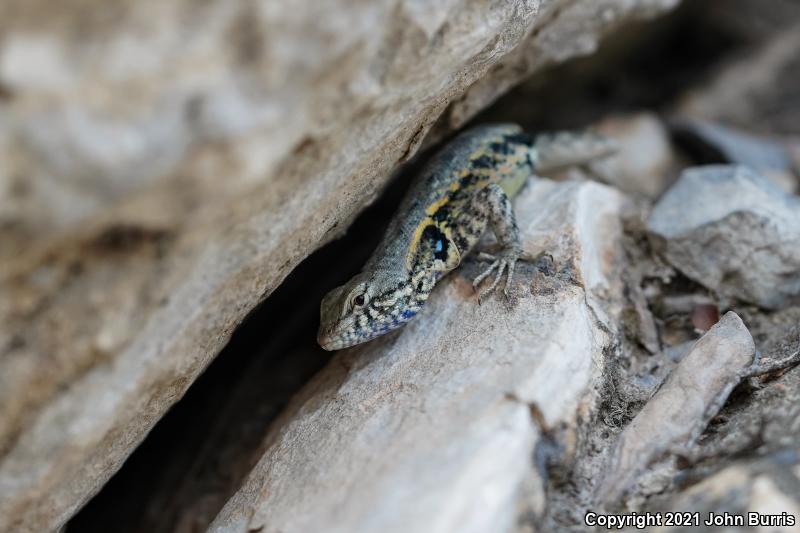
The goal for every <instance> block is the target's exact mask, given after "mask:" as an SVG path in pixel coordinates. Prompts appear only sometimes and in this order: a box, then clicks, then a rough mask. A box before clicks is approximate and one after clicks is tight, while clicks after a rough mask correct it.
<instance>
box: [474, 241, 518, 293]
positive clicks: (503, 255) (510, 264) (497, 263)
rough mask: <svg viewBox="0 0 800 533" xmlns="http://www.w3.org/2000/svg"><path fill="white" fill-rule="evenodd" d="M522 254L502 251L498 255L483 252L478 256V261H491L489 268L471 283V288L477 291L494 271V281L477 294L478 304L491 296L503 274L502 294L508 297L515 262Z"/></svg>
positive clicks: (512, 250) (513, 250)
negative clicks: (504, 282)
mask: <svg viewBox="0 0 800 533" xmlns="http://www.w3.org/2000/svg"><path fill="white" fill-rule="evenodd" d="M521 256H522V253H521V252H520V251H519V250H516V249H513V248H512V249H510V250H504V251H502V252H500V253H499V254H487V253H485V252H481V253H480V254H478V259H479V260H480V261H491V262H492V263H491V264H490V265H489V267H488V268H487V269H486V270H484V271H483V272H482V273H481V274H479V275H478V276H477V277H476V278H475V279H474V280H473V281H472V287H473V288H474V289H475V290H476V291H477V290H478V287H479V286H480V284H481V282H482V281H483V280H485V279H486V278H488V277H489V276H491V275H492V273H493V272H495V271H496V274H495V277H494V280H493V281H492V284H491V285H489V287H487V288H485V289H483V290H482V291H480V293H479V294H478V302H479V303H480V301H481V300H482V299H483V298H484V297H485V296H487V295H488V294H491V293H492V291H493V290H495V288H496V287H497V285H498V284H499V283H500V280H501V279H502V278H503V274H506V284H505V287H504V288H503V294H505V295H506V297H507V296H508V291H509V288H510V287H511V281H512V280H513V279H514V267H515V266H516V264H517V261H518V260H519V259H520V258H521Z"/></svg>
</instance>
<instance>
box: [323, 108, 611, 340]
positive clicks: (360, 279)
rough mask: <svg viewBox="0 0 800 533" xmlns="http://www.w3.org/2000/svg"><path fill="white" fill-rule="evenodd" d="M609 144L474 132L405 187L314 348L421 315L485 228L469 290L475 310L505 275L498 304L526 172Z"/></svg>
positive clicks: (494, 129)
mask: <svg viewBox="0 0 800 533" xmlns="http://www.w3.org/2000/svg"><path fill="white" fill-rule="evenodd" d="M615 150H616V144H615V143H614V142H613V141H612V140H611V139H609V138H606V137H602V136H600V135H597V134H594V133H590V132H582V133H569V132H559V133H553V134H540V135H536V136H533V135H529V134H527V133H525V132H524V131H523V130H522V128H521V127H519V126H517V125H515V124H490V125H482V126H477V127H474V128H472V129H469V130H467V131H465V132H464V133H461V134H460V135H458V136H456V137H455V138H454V139H453V140H452V141H451V142H449V143H448V144H447V145H445V146H444V148H442V149H441V150H440V151H439V152H437V153H436V154H435V155H434V156H433V157H432V158H431V159H430V160H429V161H428V162H427V164H426V165H425V166H424V167H423V168H422V170H421V172H420V173H419V174H418V175H417V176H416V177H415V179H414V181H413V182H412V184H411V185H410V188H409V190H408V192H407V193H406V196H405V197H404V199H403V200H402V201H401V203H400V206H399V207H398V209H397V211H396V213H395V215H394V216H393V218H392V219H391V221H390V222H389V225H388V228H387V230H386V233H385V235H384V237H383V239H382V241H381V242H380V244H379V245H378V247H377V248H376V250H375V251H374V252H373V254H372V256H371V258H370V259H369V260H368V261H367V263H366V265H365V266H364V268H363V269H362V271H361V272H360V273H359V274H357V275H356V276H354V277H353V278H352V279H351V280H350V281H349V282H347V283H345V284H344V285H342V286H340V287H337V288H335V289H333V290H331V291H330V292H329V293H328V294H327V295H326V296H325V297H324V298H323V300H322V303H321V304H320V328H319V333H318V335H317V342H318V343H319V344H320V346H321V347H322V348H324V349H325V350H339V349H342V348H347V347H350V346H353V345H356V344H360V343H362V342H366V341H369V340H372V339H374V338H375V337H378V336H380V335H383V334H385V333H388V332H389V331H392V330H395V329H397V328H399V327H401V326H403V325H404V324H406V323H407V322H408V321H410V320H411V319H412V318H414V316H415V315H417V313H419V311H420V310H421V309H422V307H423V306H424V304H425V302H426V301H427V299H428V297H429V296H430V294H431V291H432V290H433V288H434V286H435V285H436V283H437V282H438V281H439V280H441V279H442V277H444V276H445V275H446V274H447V273H449V272H450V271H452V270H454V269H455V268H456V267H458V265H459V264H460V263H461V262H462V261H463V259H464V258H465V256H467V255H468V254H469V253H470V251H471V250H472V249H473V248H474V247H475V245H476V244H477V243H478V241H479V239H480V238H481V236H482V235H483V234H484V233H485V231H486V230H487V229H491V230H492V231H493V233H494V235H495V237H496V239H497V242H498V245H499V251H498V252H497V253H495V254H488V253H481V254H479V255H478V258H479V259H480V260H488V261H490V262H491V263H490V264H489V266H488V268H486V269H485V270H484V271H483V272H482V273H481V274H480V275H478V276H477V277H476V278H475V279H474V281H473V287H474V288H475V290H476V291H477V289H478V287H479V286H480V285H481V283H482V282H483V281H484V280H486V279H487V278H488V277H489V276H491V275H492V274H493V273H494V279H493V280H491V283H490V284H489V286H488V287H486V288H484V289H483V290H481V291H480V292H479V295H478V302H479V303H480V301H481V298H483V297H485V296H486V295H488V294H489V293H491V292H492V291H493V290H494V289H495V288H496V287H497V286H498V284H499V283H500V281H501V279H502V278H503V276H504V275H505V278H506V281H505V286H504V293H505V294H506V295H508V291H509V287H510V286H511V282H512V279H513V276H514V268H515V265H516V263H517V261H520V260H526V261H531V260H533V259H534V257H533V256H532V255H530V254H526V253H524V252H523V250H522V247H521V244H520V237H519V229H518V227H517V223H516V219H515V216H514V210H513V208H512V205H511V200H510V199H511V198H513V197H514V196H515V195H516V194H517V193H518V192H519V190H520V189H521V188H522V187H523V185H525V183H526V182H527V180H528V178H529V177H531V176H535V172H536V171H539V172H541V171H547V170H552V169H555V168H559V167H564V166H568V165H578V164H585V163H588V162H589V161H591V160H593V159H595V158H599V157H604V156H607V155H610V154H612V153H613V152H614V151H615Z"/></svg>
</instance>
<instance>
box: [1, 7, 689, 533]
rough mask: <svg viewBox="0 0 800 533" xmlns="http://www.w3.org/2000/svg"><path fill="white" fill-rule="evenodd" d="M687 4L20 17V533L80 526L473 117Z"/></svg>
mask: <svg viewBox="0 0 800 533" xmlns="http://www.w3.org/2000/svg"><path fill="white" fill-rule="evenodd" d="M675 3H676V2H675V1H674V0H638V1H632V0H626V1H622V0H615V1H604V2H592V3H588V2H568V1H565V0H562V1H559V0H551V1H548V2H542V3H541V4H542V6H541V9H538V8H539V4H540V2H537V1H535V0H528V1H524V0H519V1H515V2H489V3H486V2H472V1H467V0H457V1H453V2H447V3H437V4H435V5H434V4H424V3H419V2H410V1H408V2H406V1H400V2H388V1H386V2H372V1H360V2H351V1H335V2H326V3H324V5H322V4H319V3H318V2H311V1H303V2H299V3H298V2H294V3H292V6H291V8H287V9H283V8H281V7H280V6H278V5H273V4H272V3H268V2H245V1H238V2H221V1H212V2H205V3H203V4H202V5H198V4H197V3H195V2H186V1H181V0H173V1H170V2H155V1H153V0H149V1H145V2H136V3H126V4H124V5H122V4H119V5H117V4H115V5H111V4H96V5H95V4H94V3H92V2H85V1H83V0H68V1H67V2H61V3H59V5H58V8H53V7H52V6H51V5H49V4H45V3H43V2H30V1H28V0H11V1H8V2H5V3H4V6H3V17H2V19H1V20H0V160H2V161H3V165H2V166H0V239H2V246H0V259H2V260H0V293H2V295H3V297H2V299H0V493H2V494H3V498H2V500H0V529H3V530H6V529H13V530H15V531H28V530H30V531H41V530H49V529H54V528H57V527H58V526H59V525H61V524H62V523H64V521H65V520H66V519H67V518H68V517H69V516H70V515H71V514H72V513H73V512H74V511H75V509H77V508H78V507H79V506H80V505H81V504H82V503H83V502H85V501H86V500H87V498H89V497H90V496H91V495H92V494H93V493H94V492H95V491H97V490H98V488H99V487H100V486H101V485H102V484H103V483H104V482H105V480H106V479H108V477H109V476H110V475H111V474H112V473H113V472H114V471H115V470H116V469H117V468H118V467H119V465H120V464H121V463H122V461H123V460H124V459H125V457H126V456H127V455H128V454H129V453H130V451H131V449H132V448H133V447H134V446H136V444H137V443H138V442H139V441H140V440H141V439H142V438H143V437H144V435H145V434H146V432H147V431H148V430H149V428H151V427H152V425H153V424H154V423H155V422H156V421H157V420H158V419H159V417H160V416H161V415H162V414H163V413H164V412H165V410H166V409H167V408H168V407H169V406H170V405H171V404H172V403H173V402H174V401H176V400H177V399H178V398H180V397H181V395H182V394H183V393H184V391H185V390H186V388H187V387H188V386H189V385H190V384H191V382H192V381H193V380H194V378H195V377H196V376H197V375H198V374H199V373H200V372H201V371H202V370H203V368H205V366H206V365H207V364H208V362H209V361H210V360H211V359H212V358H213V357H214V355H215V354H216V353H217V352H218V351H219V350H220V348H221V347H222V346H223V345H224V344H225V342H226V341H227V339H228V337H229V335H230V332H231V331H232V330H233V328H234V327H235V326H236V325H237V324H238V323H239V322H240V321H241V320H242V318H243V317H244V316H245V314H246V313H247V312H248V311H249V310H250V309H252V308H253V307H254V306H255V305H256V304H257V303H258V302H259V301H260V300H262V299H263V298H264V297H266V296H267V295H268V294H269V293H270V292H271V291H272V290H273V289H274V287H275V286H276V285H277V284H278V283H280V281H281V280H282V279H283V278H284V276H285V275H286V274H287V273H288V272H289V271H290V270H291V269H292V268H293V267H294V266H295V265H296V264H297V263H298V262H299V261H300V260H301V259H302V258H303V257H305V256H306V255H308V253H310V251H312V250H313V249H315V248H316V247H318V246H319V245H320V244H321V243H323V242H325V241H326V240H329V239H331V238H333V237H334V236H335V235H336V234H337V233H339V232H341V231H343V229H344V228H346V227H347V225H348V223H349V221H350V220H351V218H352V217H353V216H354V214H355V213H356V212H357V211H358V209H359V208H361V207H362V206H363V205H365V204H366V203H367V202H369V201H370V200H371V199H372V198H373V197H374V195H375V194H376V192H377V191H378V190H379V188H380V186H381V185H382V184H383V183H385V181H386V179H387V177H388V176H389V174H390V171H391V170H392V169H393V168H394V167H395V166H396V165H397V164H398V163H399V162H402V161H405V160H407V159H408V158H409V157H411V156H412V155H413V154H414V152H415V151H416V149H417V147H418V146H419V145H420V143H421V142H422V140H423V139H424V138H425V135H426V132H427V131H428V129H429V127H430V126H431V125H432V124H433V123H434V122H435V121H436V120H437V118H438V117H439V116H440V114H441V113H442V112H443V111H444V110H445V109H446V108H447V106H448V105H449V104H450V103H451V102H452V101H453V100H454V99H458V101H459V102H460V104H458V105H456V106H453V107H452V108H451V109H450V113H448V115H447V117H448V118H447V119H446V120H443V121H442V122H441V123H440V124H442V125H443V129H446V128H447V125H448V124H451V123H453V124H455V123H459V122H461V121H463V120H466V118H468V117H469V116H471V114H472V113H473V112H474V111H476V110H478V109H480V107H481V106H483V105H485V104H486V103H487V102H488V101H490V100H491V99H492V98H494V97H495V96H496V95H497V94H499V93H500V92H501V91H502V90H504V88H505V87H507V86H509V85H510V84H511V83H513V82H514V81H516V80H518V79H520V78H521V77H523V76H525V75H526V74H528V73H530V72H531V71H533V70H536V69H539V68H541V67H542V66H543V65H545V64H548V63H552V62H557V61H563V60H565V59H567V58H568V57H570V56H571V55H574V54H576V53H585V52H588V51H591V50H592V49H593V47H594V46H595V43H596V42H597V39H598V38H599V36H600V35H601V34H602V33H603V32H604V31H606V30H608V29H609V28H612V27H613V26H614V25H616V24H618V23H621V22H622V21H624V20H627V19H629V18H632V17H635V16H640V15H650V14H654V13H656V12H659V11H661V10H664V9H667V8H669V7H672V6H673V5H674V4H675ZM537 13H538V14H537ZM489 74H491V75H489ZM492 80H494V81H492ZM488 88H491V90H490V89H488ZM467 103H468V104H467ZM456 110H458V111H456Z"/></svg>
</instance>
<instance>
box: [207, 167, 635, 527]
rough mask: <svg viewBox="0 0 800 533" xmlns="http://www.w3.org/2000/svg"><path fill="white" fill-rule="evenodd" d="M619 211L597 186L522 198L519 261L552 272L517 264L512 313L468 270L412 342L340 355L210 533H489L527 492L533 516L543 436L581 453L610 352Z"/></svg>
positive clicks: (541, 189) (421, 322)
mask: <svg viewBox="0 0 800 533" xmlns="http://www.w3.org/2000/svg"><path fill="white" fill-rule="evenodd" d="M623 203H624V201H623V198H622V197H621V195H620V194H619V193H617V192H615V191H614V190H612V189H609V188H608V187H605V186H601V185H598V184H595V183H591V182H586V183H582V184H580V183H575V182H572V183H561V184H555V183H553V182H551V181H547V180H542V181H539V182H537V183H536V184H535V185H533V186H532V187H530V188H529V189H528V190H527V191H525V192H524V193H523V195H522V197H521V198H520V199H519V201H518V202H516V210H517V213H518V218H519V222H520V229H521V231H522V235H523V238H524V248H525V249H527V250H531V251H533V250H538V249H546V250H547V251H548V252H550V253H552V255H553V259H554V264H555V266H556V268H555V272H551V273H550V274H543V273H542V272H540V271H539V270H538V269H533V268H531V267H529V266H528V267H526V266H525V265H522V266H521V267H519V271H518V278H517V284H518V285H517V287H516V288H515V290H514V291H512V298H511V300H510V301H504V299H503V298H502V297H500V296H499V295H498V296H493V297H490V298H488V299H487V300H486V301H485V302H484V303H483V304H482V305H480V306H479V305H478V304H477V301H476V296H475V294H474V292H473V290H472V287H471V284H470V280H469V277H470V276H471V275H473V274H475V273H477V272H478V268H477V265H475V264H474V263H472V264H468V265H467V267H466V269H462V270H459V271H456V272H455V273H454V274H453V275H451V276H450V277H448V278H446V280H445V281H443V282H442V283H441V284H440V286H438V287H437V288H436V290H435V292H434V293H433V295H432V296H431V299H430V300H429V301H428V304H427V306H426V307H425V309H424V310H423V312H422V313H420V315H419V316H418V317H417V318H416V320H415V321H414V322H411V323H410V324H409V325H408V326H407V327H406V328H405V329H403V330H400V331H399V332H397V334H393V335H389V336H385V337H381V338H379V339H376V340H375V341H373V342H370V343H367V344H364V345H361V346H359V347H356V348H354V349H351V350H346V351H343V352H340V353H339V354H337V356H336V357H335V358H334V360H333V361H332V363H331V364H330V365H329V366H328V367H327V368H326V369H325V370H324V371H323V372H321V373H320V374H319V375H318V376H317V377H316V379H314V380H313V381H312V382H311V383H309V384H308V385H307V386H306V388H305V389H304V390H303V391H302V392H301V393H300V394H299V397H297V398H296V399H295V400H294V402H293V404H292V405H291V406H290V407H289V408H288V411H287V412H286V413H285V414H284V415H283V417H282V418H281V419H280V420H279V421H278V422H277V423H276V425H275V426H274V429H273V431H272V432H271V434H269V435H268V436H267V437H266V439H265V442H264V447H265V448H264V449H265V451H264V454H263V456H262V458H261V460H260V461H259V462H258V464H257V465H256V466H255V468H254V469H253V470H252V472H251V473H250V475H249V477H248V478H247V479H246V481H245V482H244V485H243V486H242V487H241V489H240V490H239V492H238V493H237V494H236V495H235V496H234V497H233V498H232V499H231V500H230V501H229V502H228V504H227V505H226V506H225V507H224V509H223V510H222V511H221V513H220V514H219V515H218V516H217V518H216V520H215V521H214V523H213V524H212V527H211V530H212V531H216V532H223V531H224V532H247V531H254V530H256V531H262V532H263V533H276V532H278V531H280V532H283V533H295V532H305V531H328V532H343V533H344V532H359V533H368V532H373V531H374V532H378V531H380V532H398V533H400V532H406V531H419V532H459V533H462V532H486V533H496V532H500V531H509V530H511V528H512V526H513V525H514V524H515V522H516V520H517V513H518V511H519V507H518V499H519V498H523V490H525V491H526V492H525V493H524V494H525V496H524V500H525V505H526V506H532V507H533V508H534V509H536V510H537V512H542V511H543V507H544V490H545V480H544V479H543V478H542V477H541V475H542V473H541V472H539V471H538V470H537V469H536V468H535V466H534V462H533V455H534V450H535V449H536V447H537V444H538V443H540V441H541V439H542V431H550V430H551V429H553V428H567V429H565V430H564V431H565V432H566V433H568V434H570V435H572V436H571V437H570V438H567V439H566V440H573V439H574V438H575V427H576V420H577V419H578V418H581V419H583V420H586V419H589V418H590V417H591V413H592V412H593V411H594V409H595V408H596V406H595V400H596V399H597V389H598V387H599V383H601V382H602V372H603V367H604V365H605V357H604V355H603V354H604V349H606V348H608V347H609V346H610V345H611V344H612V343H613V342H614V339H613V335H609V333H610V332H611V331H613V328H614V324H615V323H616V319H617V318H618V313H619V309H620V307H619V303H620V298H621V285H620V282H619V278H618V276H617V272H618V269H619V268H620V261H621V259H622V250H621V236H622V231H621V222H620V217H619V215H620V210H621V208H622V207H623ZM464 270H466V271H464ZM610 328H611V329H610Z"/></svg>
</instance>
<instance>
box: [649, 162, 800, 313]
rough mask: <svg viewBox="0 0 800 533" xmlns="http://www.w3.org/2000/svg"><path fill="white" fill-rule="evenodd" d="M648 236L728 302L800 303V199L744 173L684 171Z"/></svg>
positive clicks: (720, 167) (770, 306)
mask: <svg viewBox="0 0 800 533" xmlns="http://www.w3.org/2000/svg"><path fill="white" fill-rule="evenodd" d="M648 231H649V232H650V234H651V236H652V238H653V243H654V244H655V246H656V248H657V249H658V250H659V251H660V252H661V253H663V255H664V256H665V257H666V258H667V260H668V261H669V262H670V263H671V264H672V265H673V266H674V267H675V268H677V269H678V270H680V271H681V272H683V273H684V274H685V275H686V276H688V277H689V278H691V279H693V280H695V281H696V282H698V283H700V284H701V285H704V286H706V287H708V288H709V289H712V290H714V291H715V292H717V293H718V294H719V295H721V296H723V297H726V298H728V299H735V300H743V301H746V302H752V303H755V304H757V305H760V306H762V307H765V308H768V309H777V308H780V307H783V306H786V305H788V304H790V303H792V302H797V301H800V199H798V198H797V197H795V196H792V195H789V194H786V193H785V192H783V191H782V190H781V189H779V188H778V187H777V186H776V185H774V184H773V183H772V182H770V181H769V180H767V179H766V178H764V177H763V176H761V175H759V174H756V173H755V172H753V171H752V170H749V169H748V168H746V167H740V166H739V167H737V166H724V165H712V166H706V167H697V168H693V169H690V170H687V171H685V172H684V173H683V174H682V175H681V177H680V179H679V180H678V182H677V183H676V184H675V185H674V186H673V187H672V188H671V189H670V190H669V191H667V193H666V194H665V195H664V196H663V197H662V198H661V200H659V202H658V203H657V204H656V206H655V208H654V209H653V212H652V214H651V216H650V219H649V221H648Z"/></svg>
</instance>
